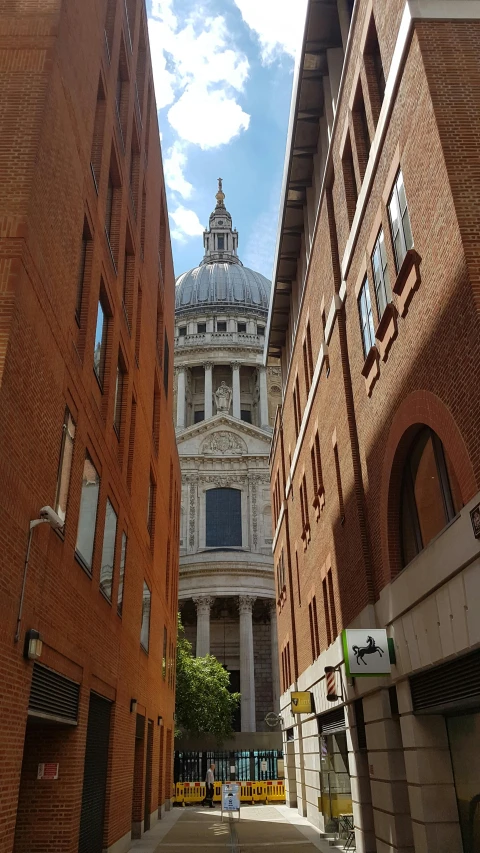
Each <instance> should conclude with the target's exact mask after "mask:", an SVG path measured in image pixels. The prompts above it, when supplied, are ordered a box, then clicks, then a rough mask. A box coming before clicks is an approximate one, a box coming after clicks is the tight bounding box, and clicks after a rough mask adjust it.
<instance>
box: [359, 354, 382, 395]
mask: <svg viewBox="0 0 480 853" xmlns="http://www.w3.org/2000/svg"><path fill="white" fill-rule="evenodd" d="M379 360H380V354H379V352H378V349H377V347H376V346H375V344H374V345H373V347H370V349H369V351H368V353H367V357H366V359H365V364H364V365H363V367H362V370H361V374H362V376H363V377H364V379H365V389H366V391H367V394H368V396H369V397H370V396H371V393H372V391H373V386H374V385H375V382H376V381H377V379H378V377H379V376H380V364H379Z"/></svg>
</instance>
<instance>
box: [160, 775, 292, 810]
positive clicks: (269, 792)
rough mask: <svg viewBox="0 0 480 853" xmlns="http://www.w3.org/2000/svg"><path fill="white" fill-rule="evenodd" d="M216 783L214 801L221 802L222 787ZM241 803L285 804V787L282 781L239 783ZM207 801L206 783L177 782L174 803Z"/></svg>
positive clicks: (219, 783) (192, 803)
mask: <svg viewBox="0 0 480 853" xmlns="http://www.w3.org/2000/svg"><path fill="white" fill-rule="evenodd" d="M223 784H225V783H224V782H215V785H214V792H213V801H214V802H215V803H219V802H221V799H222V785H223ZM238 784H239V785H240V801H241V802H242V803H252V804H253V803H281V802H285V785H284V783H283V781H281V780H275V781H273V780H271V781H267V782H239V783H238ZM204 799H205V784H204V782H177V784H176V785H175V794H174V803H176V804H178V805H182V804H185V805H194V804H195V803H201V802H202V800H204Z"/></svg>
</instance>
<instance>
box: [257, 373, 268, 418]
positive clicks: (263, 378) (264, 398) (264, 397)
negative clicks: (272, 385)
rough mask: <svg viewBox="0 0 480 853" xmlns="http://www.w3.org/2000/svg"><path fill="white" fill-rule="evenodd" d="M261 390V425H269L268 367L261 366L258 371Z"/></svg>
mask: <svg viewBox="0 0 480 853" xmlns="http://www.w3.org/2000/svg"><path fill="white" fill-rule="evenodd" d="M258 374H259V375H258V381H259V386H260V387H259V391H260V426H262V427H268V426H269V423H268V390H267V368H266V367H263V366H262V367H260V369H259V371H258Z"/></svg>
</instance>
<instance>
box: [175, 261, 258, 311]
mask: <svg viewBox="0 0 480 853" xmlns="http://www.w3.org/2000/svg"><path fill="white" fill-rule="evenodd" d="M270 287H271V283H270V282H269V280H268V278H265V276H264V275H261V273H258V272H255V271H254V270H251V269H249V268H248V267H244V266H243V265H242V264H240V263H231V262H230V263H229V262H225V263H221V262H218V261H217V262H214V263H204V264H201V265H200V266H198V267H194V269H192V270H189V271H188V272H185V273H183V275H181V276H180V277H179V278H178V280H177V286H176V288H175V310H176V312H177V313H178V312H179V311H182V309H184V310H186V309H191V308H196V307H198V308H208V307H219V308H220V307H221V308H230V307H232V308H255V309H260V310H262V309H263V311H265V312H267V311H268V303H269V299H270Z"/></svg>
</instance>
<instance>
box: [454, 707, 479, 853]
mask: <svg viewBox="0 0 480 853" xmlns="http://www.w3.org/2000/svg"><path fill="white" fill-rule="evenodd" d="M447 728H448V737H449V741H450V753H451V756H452V765H453V775H454V779H455V789H456V792H457V802H458V815H459V820H460V827H461V830H462V839H463V849H464V853H480V713H476V714H461V715H458V716H456V717H447ZM472 759H473V760H472Z"/></svg>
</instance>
